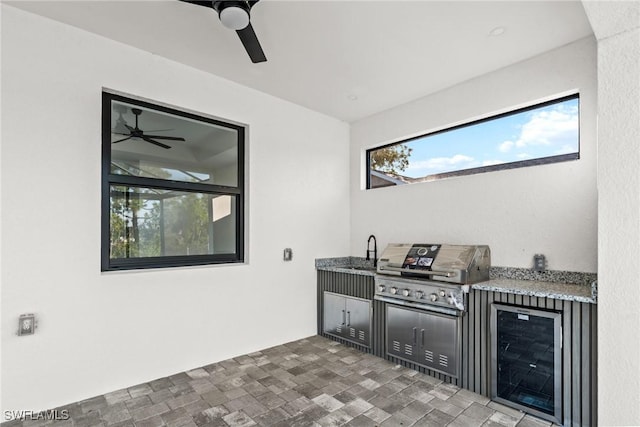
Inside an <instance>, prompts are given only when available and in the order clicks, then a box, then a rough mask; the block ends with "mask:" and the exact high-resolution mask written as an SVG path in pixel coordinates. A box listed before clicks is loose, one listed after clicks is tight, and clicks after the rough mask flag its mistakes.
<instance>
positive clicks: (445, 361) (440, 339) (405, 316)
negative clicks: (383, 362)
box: [386, 304, 460, 378]
mask: <svg viewBox="0 0 640 427" xmlns="http://www.w3.org/2000/svg"><path fill="white" fill-rule="evenodd" d="M386 311H387V322H386V324H387V353H388V354H389V355H390V356H394V357H397V358H400V359H403V360H406V361H409V362H413V363H417V364H419V365H421V366H424V367H425V368H428V369H431V370H434V371H437V372H441V373H443V374H446V375H450V376H452V377H455V378H457V377H458V375H459V365H458V361H459V351H460V342H459V340H458V336H459V334H458V331H459V328H460V318H458V317H454V316H446V315H441V314H439V313H433V312H428V311H424V310H414V309H411V308H405V307H398V306H395V305H391V304H387V306H386Z"/></svg>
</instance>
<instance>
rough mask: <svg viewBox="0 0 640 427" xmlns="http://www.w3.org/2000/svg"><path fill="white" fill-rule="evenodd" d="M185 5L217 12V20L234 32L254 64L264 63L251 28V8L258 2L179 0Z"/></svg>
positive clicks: (262, 53)
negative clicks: (193, 5)
mask: <svg viewBox="0 0 640 427" xmlns="http://www.w3.org/2000/svg"><path fill="white" fill-rule="evenodd" d="M180 1H183V2H185V3H191V4H196V5H198V6H204V7H208V8H211V9H213V10H215V11H216V12H218V18H220V21H221V22H222V25H224V26H225V27H227V28H230V29H232V30H236V33H237V34H238V37H240V41H241V42H242V44H243V45H244V48H245V50H246V51H247V53H248V54H249V58H251V62H253V63H254V64H256V63H258V62H265V61H266V60H267V57H266V56H265V55H264V52H263V50H262V47H261V46H260V42H259V41H258V37H257V36H256V33H255V32H254V31H253V27H252V26H251V13H250V12H251V8H252V7H253V6H255V4H256V3H258V1H259V0H247V1H205V0H180Z"/></svg>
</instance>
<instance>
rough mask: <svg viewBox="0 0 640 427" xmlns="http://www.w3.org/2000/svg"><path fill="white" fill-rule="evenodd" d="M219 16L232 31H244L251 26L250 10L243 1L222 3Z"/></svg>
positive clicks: (223, 23)
mask: <svg viewBox="0 0 640 427" xmlns="http://www.w3.org/2000/svg"><path fill="white" fill-rule="evenodd" d="M219 8H220V10H219V12H218V16H219V18H220V22H222V25H224V26H225V27H227V28H230V29H232V30H236V31H237V30H242V29H243V28H246V27H247V25H249V8H248V6H247V5H246V3H244V2H241V1H225V2H221V4H220V6H219Z"/></svg>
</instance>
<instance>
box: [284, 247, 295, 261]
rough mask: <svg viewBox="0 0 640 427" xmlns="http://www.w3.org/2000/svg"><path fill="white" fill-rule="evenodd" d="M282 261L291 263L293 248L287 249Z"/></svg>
mask: <svg viewBox="0 0 640 427" xmlns="http://www.w3.org/2000/svg"><path fill="white" fill-rule="evenodd" d="M282 259H283V260H285V261H291V260H292V259H293V251H292V250H291V248H286V249H285V250H284V253H283V255H282Z"/></svg>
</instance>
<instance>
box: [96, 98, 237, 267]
mask: <svg viewBox="0 0 640 427" xmlns="http://www.w3.org/2000/svg"><path fill="white" fill-rule="evenodd" d="M244 144H245V142H244V128H243V127H242V126H238V125H234V124H230V123H225V122H222V121H220V120H216V119H212V118H208V117H202V116H199V115H196V114H193V113H187V112H183V111H179V110H176V109H172V108H167V107H164V106H158V105H153V104H151V103H148V102H144V101H139V100H135V99H130V98H126V97H124V96H120V95H116V94H112V93H107V92H104V93H103V95H102V270H103V271H108V270H127V269H138V268H158V267H176V266H187V265H201V264H219V263H236V262H242V261H243V259H244V257H243V254H244V248H243V242H244V235H243V231H244V230H243V224H244V192H243V188H244V180H243V177H244Z"/></svg>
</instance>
